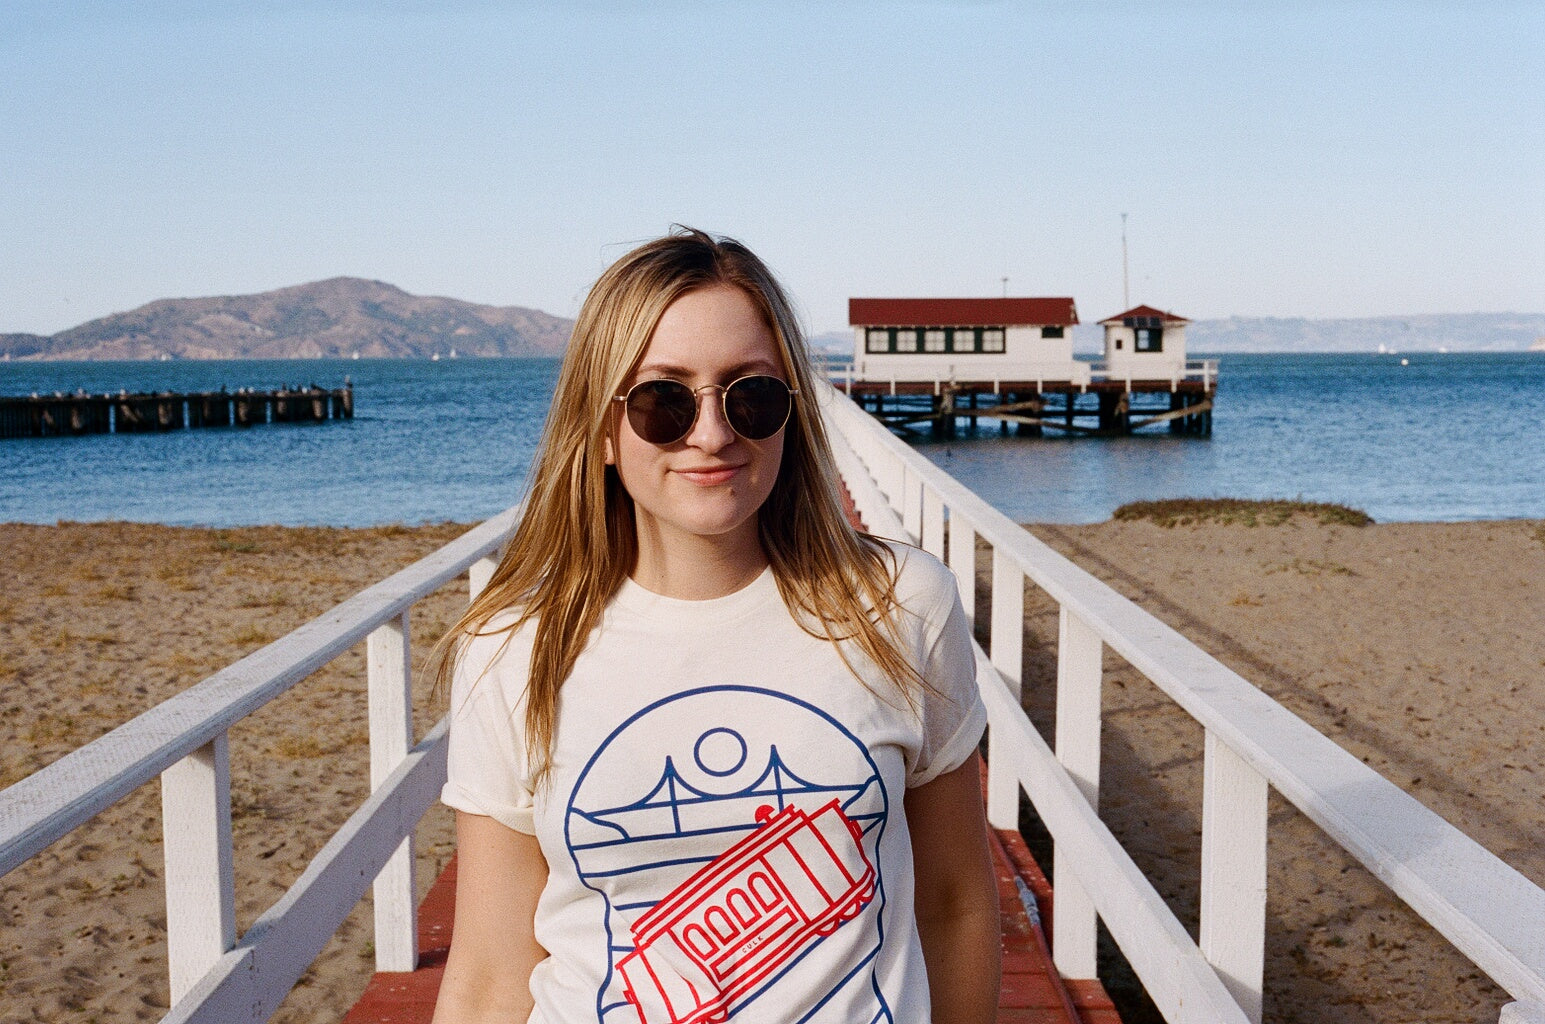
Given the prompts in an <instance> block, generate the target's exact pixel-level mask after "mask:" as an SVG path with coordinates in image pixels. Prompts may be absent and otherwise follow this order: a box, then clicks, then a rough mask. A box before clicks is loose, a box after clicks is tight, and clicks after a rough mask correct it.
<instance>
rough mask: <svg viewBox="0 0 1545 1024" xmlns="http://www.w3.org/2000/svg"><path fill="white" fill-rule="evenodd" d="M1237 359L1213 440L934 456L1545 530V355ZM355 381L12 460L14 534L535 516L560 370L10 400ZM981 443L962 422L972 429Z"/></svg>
mask: <svg viewBox="0 0 1545 1024" xmlns="http://www.w3.org/2000/svg"><path fill="white" fill-rule="evenodd" d="M1404 358H1407V359H1408V360H1409V363H1410V365H1408V366H1401V365H1400V359H1399V358H1397V357H1390V356H1377V355H1372V354H1368V355H1276V354H1273V355H1224V356H1222V357H1221V367H1220V375H1221V380H1222V383H1221V386H1220V389H1219V394H1218V400H1217V408H1216V411H1215V413H1214V418H1213V434H1212V436H1211V437H1210V438H1182V437H1172V436H1170V435H1169V434H1168V433H1153V434H1148V435H1137V436H1133V437H1128V438H1109V439H1092V438H1062V437H1056V436H1051V435H1050V434H1049V435H1048V436H1047V437H1044V438H1021V437H1013V436H1010V437H1002V436H1000V435H999V432H998V429H997V426H996V425H995V424H990V423H988V421H983V425H982V426H981V427H980V428H979V429H978V431H977V432H976V433H975V434H974V435H973V434H970V433H968V432H964V431H963V432H962V434H961V435H960V436H959V437H957V438H955V439H953V440H951V441H948V442H932V441H928V440H925V439H917V440H916V441H915V442H914V443H915V444H916V445H917V447H918V449H919V451H921V452H923V453H924V454H925V455H927V456H928V457H929V458H930V459H932V460H933V461H935V462H936V463H938V464H939V465H940V466H942V467H944V468H945V469H947V470H948V471H949V472H950V473H952V474H953V475H955V476H956V477H957V478H959V479H960V480H961V481H962V482H963V483H965V484H966V485H967V486H969V487H971V488H972V489H974V490H976V491H977V492H978V493H979V494H981V495H982V496H983V497H984V498H986V499H987V500H988V501H990V502H991V503H992V504H993V505H995V506H996V507H998V508H999V509H1001V510H1002V511H1003V512H1005V513H1006V514H1008V515H1009V516H1011V517H1012V518H1014V519H1016V520H1019V521H1044V522H1064V523H1078V522H1098V521H1101V520H1104V519H1106V518H1108V517H1109V516H1110V513H1111V511H1112V510H1113V509H1115V508H1116V507H1117V506H1118V505H1120V504H1123V503H1124V502H1128V501H1135V500H1142V499H1151V498H1166V497H1245V498H1279V497H1286V498H1303V499H1305V500H1313V501H1333V502H1339V503H1342V504H1346V505H1350V506H1353V507H1355V508H1360V509H1363V510H1364V511H1366V512H1368V513H1369V514H1370V515H1372V516H1373V517H1374V518H1375V519H1378V520H1381V521H1390V520H1462V519H1497V518H1520V517H1526V518H1545V356H1541V355H1538V354H1531V353H1509V354H1477V353H1450V354H1437V353H1431V354H1423V353H1416V354H1410V353H1407V354H1406V355H1405V357H1404ZM346 376H347V377H349V378H351V379H352V383H353V385H354V389H355V391H354V395H355V418H354V419H353V420H352V421H342V422H335V421H330V422H328V423H324V424H308V425H299V424H296V425H271V426H263V427H256V428H252V429H250V430H238V429H234V428H230V429H208V430H182V431H173V432H170V433H166V434H122V435H119V434H111V435H97V436H91V437H80V438H39V439H25V440H6V441H0V521H21V522H34V523H51V522H55V521H56V520H61V519H68V520H80V521H93V520H109V519H126V520H137V521H145V522H162V523H176V524H200V525H212V526H231V525H241V524H254V523H283V524H291V525H301V524H326V525H339V526H364V525H375V524H381V523H392V522H403V523H420V522H431V521H439V520H455V521H460V522H471V521H475V520H478V519H482V518H485V517H487V516H489V515H492V514H494V513H495V512H498V511H500V510H502V509H504V508H507V507H509V506H510V505H511V504H514V503H515V502H516V501H518V500H519V499H520V497H521V496H522V494H523V491H524V482H525V477H526V473H527V470H528V469H529V466H530V461H531V457H532V454H533V452H534V450H535V446H536V442H537V438H538V435H539V434H540V431H541V427H542V421H543V418H544V416H545V415H546V410H547V404H548V400H549V398H550V396H551V394H552V389H553V384H554V381H555V379H556V376H557V362H556V360H552V359H457V360H441V361H439V362H429V361H425V360H393V359H379V360H376V359H360V360H294V361H290V360H275V361H231V362H168V363H145V362H126V363H98V362H93V363H19V362H11V363H0V395H21V394H30V393H32V392H34V391H37V392H41V393H51V392H54V391H66V392H69V391H74V390H75V389H76V388H85V389H86V390H87V391H90V392H103V391H117V390H119V389H120V388H124V389H127V390H130V391H136V390H139V391H156V390H172V391H200V390H217V389H219V388H220V387H221V386H225V387H228V388H231V389H235V388H237V387H255V388H272V387H277V386H279V385H283V384H305V383H316V384H319V385H322V386H325V387H338V386H341V385H342V383H343V381H344V378H345V377H346ZM962 426H963V424H962Z"/></svg>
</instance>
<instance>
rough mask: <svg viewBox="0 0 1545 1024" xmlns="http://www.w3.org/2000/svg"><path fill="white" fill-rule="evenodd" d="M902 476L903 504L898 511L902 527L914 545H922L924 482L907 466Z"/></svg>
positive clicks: (903, 468) (901, 503)
mask: <svg viewBox="0 0 1545 1024" xmlns="http://www.w3.org/2000/svg"><path fill="white" fill-rule="evenodd" d="M900 476H901V502H900V508H899V509H898V511H899V512H900V513H901V526H902V529H904V530H906V531H907V536H908V537H910V538H911V539H912V542H913V543H914V544H916V543H920V542H921V541H922V539H923V481H922V480H921V479H920V478H919V477H918V476H917V474H916V473H915V472H913V470H912V468H911V467H910V466H907V465H905V464H903V465H902V467H901V473H900Z"/></svg>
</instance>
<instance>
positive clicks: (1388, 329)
mask: <svg viewBox="0 0 1545 1024" xmlns="http://www.w3.org/2000/svg"><path fill="white" fill-rule="evenodd" d="M1542 336H1545V313H1433V314H1427V315H1423V316H1379V317H1358V318H1355V319H1352V318H1348V319H1336V320H1308V319H1304V318H1301V317H1294V318H1279V317H1239V316H1234V317H1229V318H1228V319H1225V320H1198V321H1197V322H1196V323H1194V324H1192V325H1191V326H1190V327H1187V328H1186V350H1187V351H1188V352H1376V351H1378V349H1379V346H1380V345H1383V346H1384V347H1385V348H1386V349H1393V350H1395V351H1410V352H1433V351H1437V350H1439V349H1448V350H1449V351H1451V352H1523V351H1527V350H1528V348H1529V346H1530V345H1531V344H1532V343H1533V342H1534V341H1535V339H1537V338H1540V337H1542Z"/></svg>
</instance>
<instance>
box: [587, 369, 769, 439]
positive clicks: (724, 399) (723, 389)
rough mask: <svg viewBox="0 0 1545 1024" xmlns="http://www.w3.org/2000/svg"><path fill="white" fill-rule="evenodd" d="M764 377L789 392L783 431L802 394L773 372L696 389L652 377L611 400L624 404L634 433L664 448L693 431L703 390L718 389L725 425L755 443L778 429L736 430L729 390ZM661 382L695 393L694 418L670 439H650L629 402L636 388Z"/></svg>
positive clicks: (666, 378) (624, 409) (720, 410)
mask: <svg viewBox="0 0 1545 1024" xmlns="http://www.w3.org/2000/svg"><path fill="white" fill-rule="evenodd" d="M763 377H765V378H767V379H768V380H775V381H777V382H778V383H779V384H782V385H783V388H784V390H785V391H787V392H788V397H789V407H788V410H787V411H786V412H785V413H784V414H783V422H782V423H780V424H778V430H782V429H783V428H784V427H786V426H788V425H789V417H791V416H793V415H794V397H795V396H796V395H798V394H799V389H798V388H796V387H790V386H789V382H788V381H786V380H784V379H783V378H782V377H776V376H774V375H772V374H770V373H748V374H746V375H745V376H744V377H736V378H735V379H734V380H732V381H730V382H729V383H728V384H704V385H703V386H702V387H697V388H694V387H693V386H692V385H690V384H688V383H687V382H686V381H680V380H677V379H676V378H675V377H651V378H649V379H648V380H641V381H639V382H638V383H637V384H634V385H633V386H632V387H630V388H628V390H627V392H626V393H624V394H621V395H613V396H612V401H614V402H621V403H623V405H622V411H623V415H624V416H626V417H627V418H628V425H629V426H630V427H632V428H633V432H634V433H635V434H637V435H638V436H639V438H640V439H641V440H643V441H645V442H647V443H648V444H652V445H654V446H656V447H658V448H664V447H666V446H668V445H673V444H675V443H677V442H678V441H680V440H682V439H683V438H685V437H686V436H687V435H689V434H691V433H692V430H693V428H694V427H696V426H697V418H698V416H700V415H701V414H702V411H703V403H702V401H701V397H702V394H703V392H704V391H718V392H719V412H720V414H721V415H723V417H724V422H725V424H726V425H727V426H729V428H730V430H731V431H733V432H734V434H735V436H736V437H738V438H740V439H741V440H743V441H750V442H752V443H756V442H758V441H765V440H767V438H769V437H772V436H773V435H775V434H777V433H778V430H774V431H773V432H772V433H770V434H768V435H766V436H765V437H747V436H746V435H745V434H742V433H741V432H740V431H738V430H736V429H735V424H734V423H732V422H730V410H729V393H730V389H731V388H733V387H734V386H735V385H736V384H739V383H740V382H741V381H745V380H756V379H758V378H763ZM661 381H669V382H670V383H672V384H679V385H681V386H682V387H684V388H686V389H687V391H688V392H690V393H691V395H692V419H691V420H690V421H689V422H688V423H687V427H686V429H685V430H683V431H682V432H681V434H680V435H679V436H677V437H673V438H671V439H670V440H668V441H650V440H649V438H647V437H644V435H643V432H642V431H640V430H639V429H638V427H636V426H634V425H633V418H632V416H633V412H632V409H630V408H629V406H628V401H629V399H631V398H632V397H633V392H635V391H637V390H638V389H639V388H641V387H644V386H645V385H648V384H659V383H660V382H661Z"/></svg>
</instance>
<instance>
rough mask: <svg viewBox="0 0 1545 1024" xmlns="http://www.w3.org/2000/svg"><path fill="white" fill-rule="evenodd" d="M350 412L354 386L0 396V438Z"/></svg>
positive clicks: (319, 418) (311, 418)
mask: <svg viewBox="0 0 1545 1024" xmlns="http://www.w3.org/2000/svg"><path fill="white" fill-rule="evenodd" d="M353 418H354V388H353V385H351V384H349V383H347V382H345V384H344V386H343V387H341V388H322V387H317V386H316V385H314V384H313V385H308V386H306V387H284V388H279V389H277V390H274V391H256V390H253V389H251V388H239V389H237V390H236V391H226V390H225V389H224V388H222V389H220V390H219V391H205V392H197V393H193V394H179V393H176V392H171V391H162V392H155V393H149V394H145V393H140V394H130V393H128V392H126V391H120V392H118V394H116V395H112V394H104V395H89V394H86V393H85V392H84V391H77V392H75V393H74V394H69V395H66V394H63V393H55V394H52V395H38V394H33V395H28V396H25V397H14V398H0V438H12V437H72V436H77V435H81V434H111V433H118V434H125V433H128V434H138V433H157V432H160V431H166V430H184V429H193V428H197V427H230V426H236V427H251V426H256V425H258V424H262V423H321V422H324V421H326V420H329V419H335V420H351V419H353Z"/></svg>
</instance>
